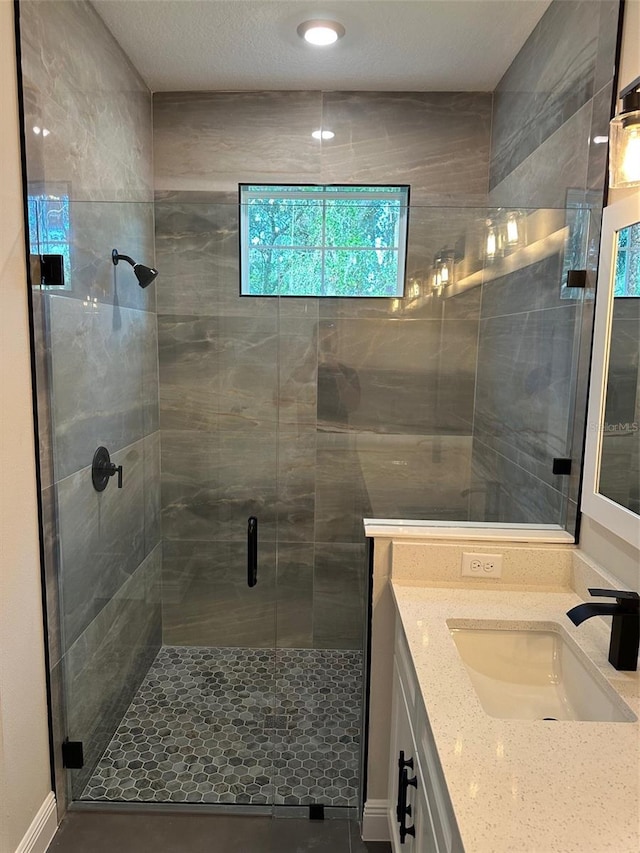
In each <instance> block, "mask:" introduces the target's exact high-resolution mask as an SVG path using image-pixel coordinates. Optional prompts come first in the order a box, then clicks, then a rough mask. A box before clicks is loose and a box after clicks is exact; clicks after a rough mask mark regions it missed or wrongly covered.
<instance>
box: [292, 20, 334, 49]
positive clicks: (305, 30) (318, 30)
mask: <svg viewBox="0 0 640 853" xmlns="http://www.w3.org/2000/svg"><path fill="white" fill-rule="evenodd" d="M344 33H345V29H344V27H343V26H342V24H339V23H338V22H337V21H305V22H304V23H303V24H300V26H299V27H298V35H299V36H300V38H303V39H304V40H305V41H308V42H309V44H315V45H319V46H320V47H326V46H327V45H330V44H334V43H335V42H337V41H338V39H340V38H342V36H343V35H344Z"/></svg>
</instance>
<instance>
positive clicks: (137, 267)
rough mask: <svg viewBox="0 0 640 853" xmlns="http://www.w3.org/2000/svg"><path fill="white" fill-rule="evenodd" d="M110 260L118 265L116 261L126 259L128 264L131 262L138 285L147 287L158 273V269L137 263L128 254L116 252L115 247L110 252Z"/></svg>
mask: <svg viewBox="0 0 640 853" xmlns="http://www.w3.org/2000/svg"><path fill="white" fill-rule="evenodd" d="M111 260H112V261H113V264H114V266H117V265H118V261H126V262H127V263H128V264H131V266H132V267H133V271H134V273H135V274H136V278H137V279H138V284H139V285H140V287H148V286H149V285H150V284H151V282H152V281H153V280H154V278H155V277H156V276H157V275H158V270H154V269H153V267H146V266H145V265H144V264H137V263H136V262H135V261H134V260H133V258H130V257H129V255H120V254H118V250H117V249H114V250H113V252H111Z"/></svg>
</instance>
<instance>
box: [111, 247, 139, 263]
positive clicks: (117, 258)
mask: <svg viewBox="0 0 640 853" xmlns="http://www.w3.org/2000/svg"><path fill="white" fill-rule="evenodd" d="M111 260H112V261H113V263H114V266H118V261H126V262H127V263H128V264H131V266H132V267H135V265H136V261H134V260H133V258H130V257H129V255H121V254H120V253H119V252H118V250H117V249H114V250H113V252H112V253H111Z"/></svg>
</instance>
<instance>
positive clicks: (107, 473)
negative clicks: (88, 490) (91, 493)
mask: <svg viewBox="0 0 640 853" xmlns="http://www.w3.org/2000/svg"><path fill="white" fill-rule="evenodd" d="M116 474H117V475H118V488H119V489H121V488H122V465H116V464H115V462H112V461H111V456H110V455H109V451H108V450H107V448H106V447H99V448H98V449H97V450H96V452H95V453H94V454H93V464H92V466H91V480H92V482H93V488H94V489H95V490H96V492H103V491H104V490H105V489H106V488H107V485H108V484H109V479H110V478H111V477H114V476H115V475H116Z"/></svg>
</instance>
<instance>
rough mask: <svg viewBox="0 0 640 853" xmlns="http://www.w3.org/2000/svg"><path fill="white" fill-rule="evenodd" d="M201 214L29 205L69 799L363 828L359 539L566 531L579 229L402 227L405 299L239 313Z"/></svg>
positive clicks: (225, 219) (227, 206)
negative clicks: (441, 531)
mask: <svg viewBox="0 0 640 853" xmlns="http://www.w3.org/2000/svg"><path fill="white" fill-rule="evenodd" d="M197 196H198V199H197V201H194V197H193V194H192V193H185V194H180V193H166V194H159V195H158V196H157V197H156V201H155V204H154V205H142V204H132V203H124V202H123V203H120V202H109V203H107V202H104V203H101V202H73V201H71V202H67V204H66V207H65V211H66V212H65V216H64V217H62V218H61V217H60V214H59V211H60V199H51V198H44V197H42V195H37V194H36V193H35V191H34V196H33V200H32V207H33V210H34V228H33V230H32V234H31V239H32V251H33V253H34V254H43V253H44V252H45V247H49V249H50V251H55V252H58V253H60V254H63V255H64V256H65V262H64V263H65V265H66V266H67V268H68V270H69V273H68V276H66V278H65V282H64V283H63V284H61V285H58V286H55V285H51V284H40V285H38V286H37V287H36V293H35V294H34V299H35V304H36V307H37V309H38V317H39V326H37V328H36V334H37V335H40V344H41V346H40V356H39V362H38V363H39V365H40V370H39V377H38V381H39V391H40V394H41V398H42V399H41V405H42V411H43V413H46V412H49V413H50V421H49V422H50V430H51V437H52V438H51V440H50V446H51V475H50V479H51V487H50V490H49V497H50V502H51V530H52V531H54V532H55V535H56V537H57V546H56V547H57V553H58V559H59V565H58V574H57V579H58V597H59V602H60V626H61V631H60V639H59V643H60V666H61V671H62V674H63V681H64V705H65V709H66V718H65V722H64V737H65V738H66V739H68V741H70V742H71V743H76V744H78V743H81V744H82V747H83V753H84V762H83V766H82V767H75V768H74V767H69V772H68V776H69V777H70V779H71V797H72V799H74V800H77V801H82V802H90V803H93V804H96V803H122V802H130V803H164V804H174V803H175V804H178V803H190V804H200V805H202V806H205V805H208V806H214V807H225V808H227V807H233V808H237V807H251V808H257V809H272V808H274V807H277V808H280V807H302V808H305V809H307V808H308V807H309V806H314V807H319V806H323V807H325V808H326V809H332V808H337V809H347V808H356V807H357V806H358V803H359V798H360V796H361V781H362V775H361V767H360V761H361V747H362V744H363V740H364V737H365V732H364V730H363V720H364V710H363V709H364V696H365V694H366V661H365V650H366V631H367V624H366V623H367V612H368V603H369V595H370V591H369V581H370V579H369V567H368V564H367V559H366V543H365V539H364V531H363V524H362V519H363V518H364V517H377V518H388V519H394V518H395V519H433V520H442V521H447V522H456V521H458V522H459V521H478V522H498V523H503V522H520V523H540V524H552V525H559V526H565V525H567V524H570V523H571V522H570V516H571V513H572V502H574V501H575V497H576V494H577V492H576V490H577V475H576V473H575V470H574V474H573V475H566V474H564V475H562V474H558V473H556V472H555V471H556V469H555V467H554V460H556V459H571V458H572V457H574V458H575V456H576V452H577V448H576V443H575V432H576V430H575V425H574V400H575V393H576V376H577V373H578V368H579V364H580V359H581V358H583V357H584V346H585V342H584V339H583V334H582V330H583V327H584V324H583V309H584V299H583V293H584V291H583V290H582V289H580V288H576V287H569V286H568V284H569V283H575V279H572V280H571V281H569V279H568V271H569V269H583V268H584V266H585V254H586V252H587V249H588V241H589V215H588V211H586V210H585V209H580V210H572V211H567V210H518V211H505V210H502V209H501V210H490V209H485V208H482V209H477V208H428V207H418V206H414V207H412V208H411V210H410V211H409V212H408V213H409V231H408V243H407V268H406V277H405V290H404V296H402V297H389V298H367V297H336V296H313V297H312V296H302V297H294V298H287V297H283V296H280V295H274V296H255V297H254V296H251V297H247V296H241V295H240V290H239V268H240V256H239V244H238V230H239V227H238V226H239V217H240V215H241V210H240V209H239V206H238V204H237V203H231V202H229V201H228V200H227V201H222V202H221V201H220V200H219V199H218V198H217V197H216V196H215V195H214V194H212V197H211V198H208V197H206V196H205V195H204V194H203V193H198V194H197ZM49 208H50V209H51V210H52V211H53V210H54V209H55V210H56V211H58V213H57V214H55V216H57V219H56V218H55V217H53V214H52V215H51V216H49V217H48V215H47V211H48V209H49ZM36 214H37V215H36ZM52 217H53V219H52ZM65 217H66V219H65ZM54 220H55V222H56V223H57V226H60V222H62V225H61V226H60V228H58V230H57V231H56V232H55V235H54V236H55V238H56V241H57V242H56V244H55V249H54V250H52V249H51V248H50V246H51V245H52V244H51V242H49V243H46V242H45V239H44V238H45V236H46V235H44V234H43V233H42V230H43V228H44V227H45V226H46V223H47V222H51V221H54ZM65 221H66V222H67V225H66V232H65V227H64V222H65ZM43 223H44V225H43ZM96 225H99V226H100V229H101V233H102V236H103V238H104V241H105V247H104V253H103V254H104V258H100V259H98V258H97V255H96V252H97V250H96V248H95V233H94V232H95V227H94V226H96ZM123 225H125V226H126V227H127V228H128V233H129V235H130V242H129V244H128V245H127V246H124V245H119V244H118V245H116V241H118V237H117V234H121V233H122V229H123ZM151 229H153V230H151ZM49 236H51V234H50V235H49ZM118 242H121V239H120V241H118ZM154 243H155V261H154V257H153V246H154ZM61 247H62V248H61ZM112 248H118V249H119V250H120V251H122V252H127V253H128V254H129V253H130V254H131V255H132V256H134V257H136V258H140V259H141V260H143V261H144V262H146V263H153V264H154V266H155V267H157V269H158V270H159V275H158V278H157V279H156V281H155V283H154V284H153V285H152V286H151V287H149V288H147V289H145V290H141V289H140V288H139V287H138V286H137V283H136V282H135V278H134V277H133V274H132V271H131V270H130V269H129V268H127V267H126V266H124V265H122V264H120V265H118V266H117V267H113V266H112V265H110V252H111V250H112ZM336 377H340V382H341V385H340V387H338V381H339V380H338V379H337V378H336ZM41 423H42V424H46V423H47V420H46V418H44V417H43V418H42V419H41ZM41 438H42V440H43V443H44V444H46V442H47V437H46V435H44V434H43V435H42V436H41ZM99 445H103V446H107V447H108V449H109V450H110V451H111V458H112V460H113V462H114V464H116V465H122V468H123V487H122V489H119V488H118V487H117V483H116V482H115V479H112V480H111V482H110V483H109V485H108V486H107V488H106V489H105V490H104V492H100V493H98V492H96V491H95V490H94V489H93V486H92V482H91V467H90V466H91V459H92V456H93V453H94V451H95V449H96V448H97V447H98V446H99ZM252 519H257V528H256V524H255V522H253V521H251V520H252ZM256 531H257V532H256ZM256 541H257V550H254V549H256ZM254 553H255V555H256V557H255V560H254V559H253V555H254ZM254 570H257V575H256V582H255V583H252V581H253V577H252V573H253V571H254Z"/></svg>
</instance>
